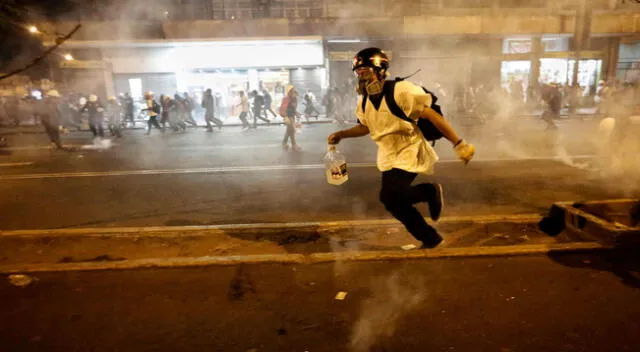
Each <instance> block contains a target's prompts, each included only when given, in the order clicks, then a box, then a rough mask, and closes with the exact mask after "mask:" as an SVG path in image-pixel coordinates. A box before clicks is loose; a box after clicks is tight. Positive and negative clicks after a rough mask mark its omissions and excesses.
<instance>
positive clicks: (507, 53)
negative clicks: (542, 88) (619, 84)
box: [500, 37, 605, 92]
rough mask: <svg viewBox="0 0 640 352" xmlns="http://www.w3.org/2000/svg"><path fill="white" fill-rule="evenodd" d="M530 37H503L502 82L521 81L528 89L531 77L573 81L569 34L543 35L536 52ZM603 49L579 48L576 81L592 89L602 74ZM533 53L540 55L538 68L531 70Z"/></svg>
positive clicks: (563, 82)
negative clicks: (581, 49)
mask: <svg viewBox="0 0 640 352" xmlns="http://www.w3.org/2000/svg"><path fill="white" fill-rule="evenodd" d="M534 45H535V44H534V40H533V39H532V38H506V39H504V41H503V51H502V52H503V60H502V62H501V70H500V76H501V83H502V86H503V87H505V88H508V87H509V86H510V85H511V84H512V82H521V83H522V84H523V89H525V90H526V89H527V88H528V85H529V80H530V79H531V77H537V79H538V82H540V83H559V84H562V85H572V84H573V70H574V65H575V62H576V60H575V52H572V51H569V49H570V48H569V37H542V38H541V40H540V45H539V49H538V52H537V53H536V52H535V50H536V48H535V47H534ZM604 55H605V54H604V52H602V51H597V50H590V51H582V52H581V53H580V65H579V66H578V84H579V85H580V86H581V87H583V88H585V92H591V91H592V90H593V88H595V86H596V84H597V82H598V80H599V79H600V77H601V76H602V70H603V60H604ZM534 57H538V58H539V72H537V74H533V73H535V72H532V63H533V61H532V60H534Z"/></svg>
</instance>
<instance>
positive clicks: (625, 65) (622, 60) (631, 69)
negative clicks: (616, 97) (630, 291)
mask: <svg viewBox="0 0 640 352" xmlns="http://www.w3.org/2000/svg"><path fill="white" fill-rule="evenodd" d="M616 78H617V79H618V80H620V81H623V82H638V81H640V42H635V41H633V42H628V43H622V44H620V47H619V52H618V62H617V63H616Z"/></svg>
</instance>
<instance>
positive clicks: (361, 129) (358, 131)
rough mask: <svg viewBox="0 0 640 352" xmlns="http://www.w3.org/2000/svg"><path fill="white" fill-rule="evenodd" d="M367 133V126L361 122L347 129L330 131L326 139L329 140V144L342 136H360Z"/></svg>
mask: <svg viewBox="0 0 640 352" xmlns="http://www.w3.org/2000/svg"><path fill="white" fill-rule="evenodd" d="M368 134H369V127H367V126H365V125H362V124H357V125H356V126H353V127H351V128H349V129H348V130H342V131H338V132H335V133H332V134H331V135H329V138H328V139H327V141H328V142H329V144H338V143H340V141H341V140H342V139H344V138H355V137H362V136H366V135H368Z"/></svg>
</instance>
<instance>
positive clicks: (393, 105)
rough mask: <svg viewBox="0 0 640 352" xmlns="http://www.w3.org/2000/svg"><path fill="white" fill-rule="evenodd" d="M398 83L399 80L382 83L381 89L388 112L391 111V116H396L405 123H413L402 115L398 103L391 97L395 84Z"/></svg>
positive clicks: (402, 112)
mask: <svg viewBox="0 0 640 352" xmlns="http://www.w3.org/2000/svg"><path fill="white" fill-rule="evenodd" d="M399 81H400V80H398V79H396V80H393V81H385V82H384V88H383V91H384V100H385V101H386V102H387V107H388V108H389V111H391V113H392V114H394V115H396V116H397V117H399V118H401V119H403V120H405V121H407V122H411V123H415V121H413V120H411V119H410V118H408V117H407V115H406V114H405V113H404V111H402V109H401V108H400V107H399V106H398V103H397V102H396V99H395V98H394V96H393V93H394V91H395V86H396V83H397V82H399Z"/></svg>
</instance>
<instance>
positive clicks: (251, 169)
mask: <svg viewBox="0 0 640 352" xmlns="http://www.w3.org/2000/svg"><path fill="white" fill-rule="evenodd" d="M592 157H593V156H591V155H578V156H574V157H573V158H574V159H588V158H592ZM558 160H559V159H558V158H556V157H536V158H519V159H506V158H505V159H501V158H494V159H478V160H474V161H473V163H474V164H479V163H494V162H518V161H558ZM438 163H440V164H452V163H461V162H460V161H459V160H453V159H450V160H440V161H439V162H438ZM375 166H376V164H375V163H353V164H349V167H350V168H352V169H359V168H371V167H375ZM324 167H325V166H324V165H323V164H307V165H257V166H226V167H209V168H188V169H150V170H122V171H87V172H60V173H34V174H22V175H3V176H0V180H1V181H9V180H38V179H49V178H78V177H110V176H139V175H180V174H217V173H230V172H254V171H278V170H317V169H323V168H324Z"/></svg>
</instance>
